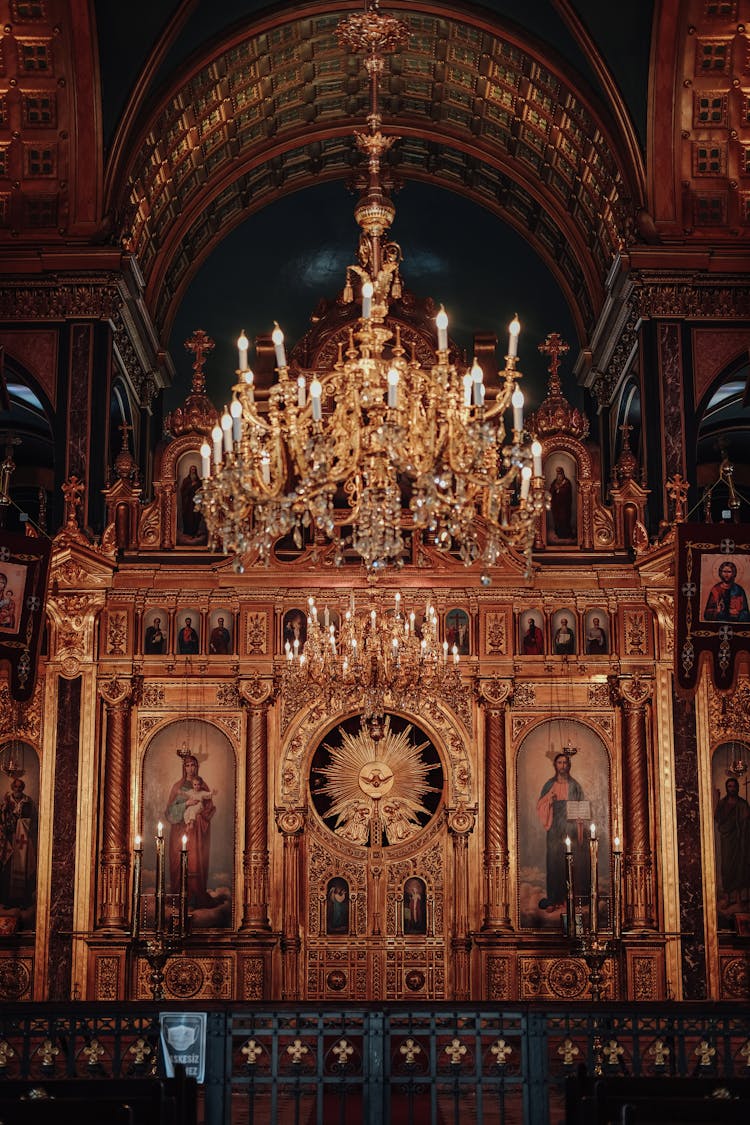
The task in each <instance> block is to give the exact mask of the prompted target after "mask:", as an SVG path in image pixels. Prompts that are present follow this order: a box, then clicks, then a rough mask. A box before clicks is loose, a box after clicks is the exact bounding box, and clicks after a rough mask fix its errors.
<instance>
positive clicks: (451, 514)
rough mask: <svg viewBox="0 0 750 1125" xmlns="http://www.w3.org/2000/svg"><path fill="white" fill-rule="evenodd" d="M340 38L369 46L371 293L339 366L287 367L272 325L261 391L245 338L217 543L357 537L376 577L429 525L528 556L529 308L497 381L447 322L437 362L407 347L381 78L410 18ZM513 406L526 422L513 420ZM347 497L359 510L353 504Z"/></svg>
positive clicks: (538, 503)
mask: <svg viewBox="0 0 750 1125" xmlns="http://www.w3.org/2000/svg"><path fill="white" fill-rule="evenodd" d="M337 34H338V38H339V42H340V43H341V44H342V45H343V46H347V47H348V48H349V49H350V50H352V51H360V52H363V53H364V55H365V67H366V69H367V72H368V74H369V78H370V92H371V112H370V113H369V115H368V118H367V123H368V129H367V131H366V132H363V133H356V134H355V138H356V143H357V147H358V148H359V150H360V152H362V153H363V154H364V156H365V158H366V163H367V183H366V186H365V188H364V190H363V192H362V195H361V197H360V200H359V202H358V204H357V206H356V208H355V218H356V220H357V223H358V224H359V227H360V230H361V235H360V240H359V248H358V254H357V261H356V262H355V263H354V264H352V265H351V266H349V267H348V269H347V272H346V279H345V284H344V288H343V292H342V300H343V301H344V302H345V303H346V302H353V301H354V300H355V298H356V299H358V300H359V302H360V309H359V313H360V315H359V316H357V317H356V318H353V322H352V327H351V328H350V330H349V338H348V345H346V344H340V345H339V347H338V357H337V359H336V361H335V362H334V364H333V366H332V367H331V368H330V369H329V370H326V371H309V370H303V369H301V368H299V367H298V366H297V365H296V364H291V365H290V364H289V363H288V361H287V355H286V348H285V342H284V335H283V332H282V331H281V329H280V328H279V326H278V324H277V325H276V326H275V328H274V332H273V335H272V340H273V346H274V354H275V363H276V372H277V381H276V382H275V384H274V385H273V386H272V387H271V389H270V392H265V391H264V392H263V394H262V395H261V394H260V393H257V394H256V387H255V386H254V376H253V373H252V371H251V370H250V366H249V363H248V350H249V341H248V339H247V337H246V335H245V333H244V331H243V332H242V335H241V336H240V338H239V340H238V342H237V344H238V351H239V366H238V369H237V373H236V374H237V382H236V384H235V386H234V387H233V397H232V402H231V406H230V408H229V409H225V410H224V413H223V415H222V417H221V423H220V425H217V426H216V427H215V428H214V430H213V433H212V445H210V444H209V443H208V442H206V443H205V444H204V445H203V446H202V449H201V454H202V476H203V487H202V490H201V493H199V496H198V499H197V502H198V504H199V505H200V508H201V511H202V513H203V516H204V519H205V522H206V525H207V528H208V532H209V538H210V542H211V544H212V545H213V546H216V547H219V548H221V549H222V550H223V551H225V552H226V553H228V554H233V555H235V556H236V565H237V566H238V568H240V569H241V568H242V566H243V564H244V561H245V560H246V559H254V558H257V559H259V560H260V561H262V562H264V563H268V561H269V560H270V557H271V551H272V547H273V544H274V542H275V541H276V540H277V539H279V538H280V537H282V536H286V535H289V534H290V533H291V534H292V535H293V538H294V540H295V542H296V543H297V544H298V545H300V546H301V545H302V542H303V538H304V535H305V532H306V530H307V529H314V530H315V531H316V532H317V533H318V534H322V535H323V536H325V537H327V538H329V539H334V540H335V539H336V535H337V525H342V524H346V525H347V526H348V527H351V529H352V530H351V538H350V540H349V541H348V542H341V540H340V539H339V540H337V542H338V552H337V555H336V561H337V562H341V561H342V560H343V550H344V548H345V547H346V548H348V547H351V548H352V549H353V550H354V551H355V552H356V553H357V554H358V555H359V556H360V557H361V559H362V561H363V562H364V564H365V566H366V567H367V569H368V571H370V572H377V571H379V570H382V569H383V568H385V567H389V566H400V565H401V564H402V561H403V557H404V552H405V549H406V541H405V535H408V534H409V532H410V530H411V529H412V528H417V529H420V530H421V532H422V533H423V536H424V537H425V538H426V540H427V542H429V543H430V545H432V546H434V547H436V548H438V549H442V550H445V551H451V552H454V553H456V554H457V555H458V556H459V557H460V558H461V559H462V561H463V562H464V563H465V564H466V565H467V566H468V565H471V564H472V563H475V562H479V563H481V565H482V566H483V567H490V566H493V565H495V564H496V563H497V562H498V560H499V559H500V558H501V556H503V555H505V554H506V553H508V552H509V551H511V550H515V551H517V552H519V553H520V554H521V555H524V556H525V557H526V561H527V570H530V564H531V550H532V546H533V542H534V537H535V533H536V528H537V523H538V518H539V515H540V513H541V512H542V510H543V508H544V500H545V485H544V478H543V476H542V462H541V445H540V444H539V443H538V442H535V441H534V439H533V435H531V434H529V433H528V432H527V431H526V430H525V429H524V423H523V394H522V392H521V390H520V388H519V380H520V378H521V372H520V370H519V369H518V337H519V332H520V324H519V322H518V319H517V317H516V318H514V320H513V322H512V323H511V325H510V330H509V342H508V351H507V355H506V356H505V366H504V369H503V370H502V371H501V372H500V375H499V383H498V385H494V386H489V385H486V384H485V381H484V373H483V371H482V368H481V367H480V366H479V364H478V363H477V362H476V360H475V361H474V363H473V365H472V366H471V367H470V368H469V369H467V370H464V369H462V368H461V367H460V366H458V365H457V364H456V363H454V362H452V358H451V349H450V347H449V340H448V318H447V316H446V314H445V312H444V310H441V312H440V313H439V314H438V316H437V317H436V324H435V330H436V334H437V340H436V343H437V347H436V349H435V350H434V358H435V361H434V363H431V364H424V363H422V362H419V361H418V360H417V358H416V356H415V354H414V349H412V350H411V354H407V349H406V348H405V347H404V345H403V343H402V339H401V326H400V325H399V324H398V323H394V322H393V320H392V319H391V322H390V323H388V322H387V321H388V318H389V309H390V306H391V303H392V301H396V300H398V299H399V298H400V297H401V295H402V285H401V278H400V272H399V267H400V263H401V260H402V253H401V247H400V246H399V245H398V243H396V242H393V241H391V240H389V239H388V238H387V233H388V230H389V227H390V225H391V223H392V221H393V217H394V214H395V208H394V205H393V202H392V200H391V199H390V197H389V195H388V193H387V191H386V188H385V186H384V184H383V177H382V159H383V157H384V155H385V154H386V153H387V151H388V150H389V148H390V147H391V145H392V144H393V142H394V141H395V140H396V139H397V138H396V137H394V136H392V135H389V136H385V135H383V133H382V132H381V116H380V112H379V108H378V87H379V78H380V75H381V74H382V72H383V69H384V58H385V55H386V53H388V52H390V51H392V50H394V49H395V48H396V47H397V46H398V45H399V43H401V42H403V41H404V39H405V37H406V27H405V25H403V24H401V23H400V21H398V20H395V19H393V18H392V17H388V16H384V15H381V14H380V13H379V12H378V11H377V10H376V9H373V8H369V7H368V9H367V10H366V11H365V12H364V13H360V14H358V15H356V16H352V17H350V18H349V19H345V20H343V21H342V23H341V24H340V25H339V28H338V30H337ZM510 408H512V425H511V426H509V428H508V429H506V423H505V414H506V411H508V410H509V409H510ZM344 504H345V506H344Z"/></svg>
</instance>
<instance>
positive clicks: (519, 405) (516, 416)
mask: <svg viewBox="0 0 750 1125" xmlns="http://www.w3.org/2000/svg"><path fill="white" fill-rule="evenodd" d="M510 401H511V404H512V406H513V429H514V430H517V431H518V433H519V434H520V433H521V431H522V430H523V391H522V390H521V388H520V387H518V386H517V387H516V389H515V390H514V392H513V395H512V397H511V400H510Z"/></svg>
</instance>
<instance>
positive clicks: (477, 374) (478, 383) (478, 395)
mask: <svg viewBox="0 0 750 1125" xmlns="http://www.w3.org/2000/svg"><path fill="white" fill-rule="evenodd" d="M483 379H484V372H483V371H482V368H481V367H480V366H479V364H478V363H477V361H476V359H475V360H474V364H473V366H472V369H471V381H472V383H473V387H474V405H475V406H481V405H482V402H483V400H484V394H483V391H484V387H483V385H482V380H483Z"/></svg>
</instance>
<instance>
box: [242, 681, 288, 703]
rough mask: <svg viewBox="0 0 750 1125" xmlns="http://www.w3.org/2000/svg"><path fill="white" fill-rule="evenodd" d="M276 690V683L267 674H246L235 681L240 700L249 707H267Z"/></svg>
mask: <svg viewBox="0 0 750 1125" xmlns="http://www.w3.org/2000/svg"><path fill="white" fill-rule="evenodd" d="M277 690H278V685H277V684H276V683H275V681H274V680H273V679H271V678H270V677H268V676H248V677H247V678H246V679H241V680H239V681H238V683H237V691H238V693H239V697H240V700H241V702H242V703H244V704H246V705H247V706H249V707H269V706H270V705H271V704H272V703H273V701H274V699H275V698H276V694H277Z"/></svg>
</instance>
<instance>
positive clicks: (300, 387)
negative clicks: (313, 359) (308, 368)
mask: <svg viewBox="0 0 750 1125" xmlns="http://www.w3.org/2000/svg"><path fill="white" fill-rule="evenodd" d="M306 398H307V384H306V383H305V376H304V375H300V376H299V378H298V379H297V406H304V405H305V400H306Z"/></svg>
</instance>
